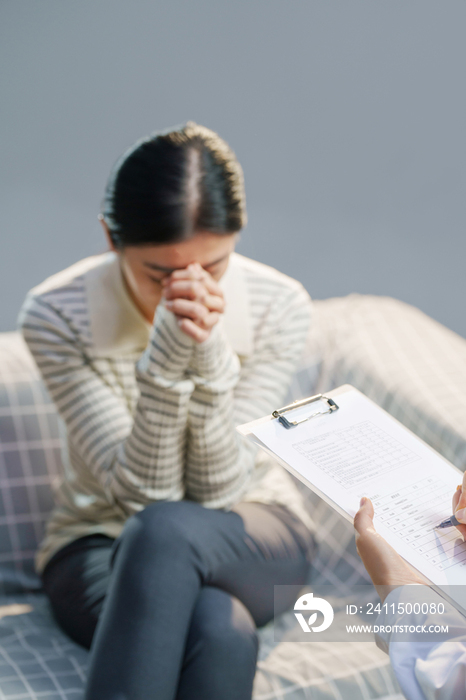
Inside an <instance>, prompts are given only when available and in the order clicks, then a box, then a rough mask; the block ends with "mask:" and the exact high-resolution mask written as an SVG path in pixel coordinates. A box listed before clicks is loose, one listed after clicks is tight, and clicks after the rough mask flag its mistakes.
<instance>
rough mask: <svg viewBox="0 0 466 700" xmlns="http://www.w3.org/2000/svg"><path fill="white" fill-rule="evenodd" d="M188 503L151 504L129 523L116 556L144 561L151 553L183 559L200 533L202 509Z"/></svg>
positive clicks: (117, 547)
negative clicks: (122, 555) (197, 520)
mask: <svg viewBox="0 0 466 700" xmlns="http://www.w3.org/2000/svg"><path fill="white" fill-rule="evenodd" d="M201 508H202V506H200V505H199V504H197V503H191V502H189V501H159V502H156V503H151V504H150V505H148V506H146V507H145V508H144V509H143V510H141V511H139V512H138V513H135V514H134V515H132V516H131V517H130V518H128V520H127V521H126V523H125V525H124V528H123V530H122V532H121V535H120V536H119V537H118V539H117V540H116V542H115V545H114V549H113V553H112V565H113V564H114V561H115V556H116V554H117V552H119V556H121V553H122V552H124V553H125V554H124V556H125V557H130V558H131V559H134V558H138V559H139V558H145V557H146V556H150V555H151V554H152V553H155V552H157V553H158V554H159V555H161V554H166V555H170V554H172V555H173V556H177V557H180V556H182V555H183V551H184V550H186V551H187V550H188V549H190V548H191V547H192V544H193V538H194V536H195V533H196V531H197V528H196V526H195V520H196V519H197V518H199V517H200V515H201V514H200V513H199V512H198V511H199V509H201Z"/></svg>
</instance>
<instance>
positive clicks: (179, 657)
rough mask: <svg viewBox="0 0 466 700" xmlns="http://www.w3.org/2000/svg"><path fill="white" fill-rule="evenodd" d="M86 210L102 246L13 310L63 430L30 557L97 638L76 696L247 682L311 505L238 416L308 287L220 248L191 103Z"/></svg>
mask: <svg viewBox="0 0 466 700" xmlns="http://www.w3.org/2000/svg"><path fill="white" fill-rule="evenodd" d="M99 218H100V219H101V222H102V224H103V228H104V230H105V234H106V237H107V240H108V244H109V248H110V250H109V251H108V252H107V253H103V254H101V255H95V256H91V257H88V258H85V259H84V260H81V261H79V262H77V263H76V264H74V265H72V266H71V267H69V268H67V269H66V270H63V271H62V272H59V273H58V274H56V275H53V276H52V277H49V278H48V279H46V280H45V281H44V282H43V283H42V284H39V285H38V286H37V287H34V288H33V289H32V290H31V291H30V292H29V294H28V296H27V298H26V300H25V302H24V305H23V307H22V309H21V312H20V316H19V319H18V326H19V328H20V329H21V331H22V334H23V336H24V338H25V341H26V343H27V344H28V346H29V348H30V350H31V352H32V354H33V356H34V358H35V360H36V362H37V365H38V367H39V369H40V371H41V374H42V377H43V379H44V382H45V384H46V386H47V388H48V391H49V393H50V395H51V397H52V399H53V401H54V402H55V404H56V407H57V409H58V411H59V413H60V415H61V418H62V419H63V426H64V430H65V432H66V450H65V453H64V455H63V456H64V477H63V480H62V484H61V486H60V488H59V490H58V505H57V508H56V510H55V511H54V513H53V514H52V517H51V519H50V521H49V523H48V528H47V533H46V537H45V539H44V541H43V544H42V547H41V549H40V551H39V553H38V556H37V561H36V563H37V569H38V571H39V572H40V574H41V576H42V580H43V583H44V588H45V591H46V593H47V595H48V597H49V599H50V601H51V605H52V609H53V611H54V614H55V616H56V618H57V620H58V622H59V623H60V625H61V626H62V627H63V629H64V630H65V631H66V632H67V633H68V634H69V635H70V636H71V637H72V638H73V639H74V640H76V641H77V642H79V643H80V644H82V645H84V646H86V647H91V642H92V647H91V657H90V670H89V679H88V684H87V694H86V698H87V700H107V699H112V700H116V699H117V698H118V699H121V700H122V699H123V698H125V699H128V700H139V699H141V700H142V699H144V700H148V699H149V698H150V699H155V698H157V700H168V699H174V698H177V699H178V700H185V699H186V700H187V699H188V698H202V699H203V700H210V699H211V698H212V700H213V699H214V698H215V700H221V699H230V698H231V699H232V700H233V699H234V700H243V699H246V698H251V694H252V684H253V678H254V672H255V664H256V656H257V634H256V628H257V627H260V626H261V625H264V624H265V623H267V622H268V621H269V620H271V619H272V617H273V612H274V610H273V600H274V595H273V594H274V585H278V584H283V585H285V584H303V583H304V582H305V581H306V577H307V573H308V570H309V566H310V562H311V557H312V551H313V523H312V520H311V519H310V517H309V515H308V513H307V512H306V509H305V507H304V506H303V503H302V501H301V497H300V494H299V492H298V490H297V489H296V486H295V484H294V483H293V481H292V480H291V477H289V476H288V475H287V474H286V472H285V471H284V470H283V469H282V468H281V467H280V466H279V465H278V464H276V463H274V462H273V461H271V460H270V459H269V458H267V457H265V456H264V455H263V454H258V453H257V451H256V449H255V448H254V447H253V446H252V445H250V444H248V443H247V442H246V441H244V440H243V439H242V438H241V437H240V436H239V435H238V433H237V432H236V431H235V426H236V425H238V424H240V423H244V422H246V421H249V420H252V419H254V418H257V417H259V416H261V415H263V414H266V413H268V412H269V411H270V407H271V406H272V407H275V406H279V405H281V404H282V402H283V399H284V396H285V393H286V390H287V385H288V383H289V381H290V377H291V375H292V373H293V370H294V368H295V365H296V362H297V360H298V358H299V356H300V354H301V353H302V351H303V348H304V344H305V339H306V335H307V332H308V328H309V325H310V300H309V297H308V295H307V293H306V292H305V290H304V289H303V287H302V286H301V285H300V284H299V283H298V282H296V281H295V280H292V279H290V278H289V277H286V276H285V275H282V274H281V273H279V272H277V271H276V270H274V269H272V268H270V267H266V266H264V265H261V264H259V263H257V262H254V261H252V260H249V259H247V258H244V257H242V256H239V255H237V254H235V253H234V247H235V243H236V240H237V234H238V232H239V231H240V230H241V228H242V227H243V226H244V224H245V221H246V214H245V200H244V190H243V177H242V171H241V168H240V166H239V164H238V162H237V160H236V158H235V156H234V154H233V152H232V151H231V150H230V148H229V147H228V146H227V144H226V143H225V142H224V141H222V139H220V137H219V136H218V135H217V134H215V133H214V132H212V131H210V130H208V129H206V128H204V127H201V126H199V125H197V124H194V123H192V122H189V123H188V124H186V125H185V126H183V127H179V128H175V129H171V130H169V131H166V132H162V133H158V134H154V135H151V136H149V137H147V138H144V139H142V140H140V141H138V142H137V143H136V144H135V145H134V146H133V147H132V148H131V149H130V150H129V151H127V152H126V153H124V155H123V156H122V157H121V158H120V160H119V161H118V162H117V164H116V166H115V167H114V170H113V172H112V174H111V176H110V179H109V183H108V186H107V190H106V195H105V198H104V202H103V208H102V212H101V215H100V217H99ZM292 602H293V601H292V600H284V601H283V603H282V606H284V607H287V606H289V605H291V604H292Z"/></svg>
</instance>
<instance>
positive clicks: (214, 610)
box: [188, 586, 259, 668]
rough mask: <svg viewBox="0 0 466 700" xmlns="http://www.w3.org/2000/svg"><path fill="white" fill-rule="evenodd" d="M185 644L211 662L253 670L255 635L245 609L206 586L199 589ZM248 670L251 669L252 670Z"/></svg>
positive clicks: (236, 601) (226, 595)
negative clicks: (249, 667) (248, 664)
mask: <svg viewBox="0 0 466 700" xmlns="http://www.w3.org/2000/svg"><path fill="white" fill-rule="evenodd" d="M188 644H191V646H194V647H196V646H197V648H198V649H202V651H203V652H204V653H205V654H206V657H207V658H210V659H211V660H212V659H213V658H215V659H216V661H217V663H218V664H220V665H222V667H224V665H227V666H228V667H229V668H232V667H236V666H239V667H241V668H243V667H244V664H245V663H248V662H249V663H250V664H252V667H255V663H256V659H257V651H258V645H259V644H258V635H257V630H256V626H255V624H254V620H253V618H252V616H251V614H250V612H249V610H248V609H247V608H246V607H245V606H244V605H243V603H241V602H240V601H239V600H238V599H237V598H235V597H234V596H232V595H230V594H229V593H226V592H225V591H223V590H221V589H219V588H214V587H210V586H206V587H204V588H203V589H202V590H201V593H200V594H199V598H198V601H197V604H196V607H195V609H194V611H193V615H192V618H191V627H190V632H189V639H188ZM252 667H251V668H252Z"/></svg>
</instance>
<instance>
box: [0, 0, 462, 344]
mask: <svg viewBox="0 0 466 700" xmlns="http://www.w3.org/2000/svg"><path fill="white" fill-rule="evenodd" d="M465 26H466V4H465V3H464V0H443V1H440V0H435V1H432V0H364V1H361V0H235V2H226V0H223V2H222V1H221V0H216V1H214V0H195V1H194V2H191V1H188V0H185V1H180V0H161V1H159V2H154V1H153V0H150V1H149V0H125V1H122V0H79V2H66V1H64V0H41V2H36V1H35V0H3V1H2V2H1V3H0V60H1V66H2V69H1V75H0V81H1V82H0V90H1V92H0V103H1V112H2V116H1V142H0V143H1V151H2V157H1V159H0V232H1V233H0V236H1V251H2V254H1V259H0V330H12V329H14V328H15V320H16V316H17V313H18V310H19V307H20V305H21V303H22V300H23V298H24V295H25V294H26V292H27V290H28V289H29V288H30V287H32V286H33V285H35V284H37V283H39V282H41V281H42V280H43V279H44V278H45V277H46V276H48V275H50V274H52V273H54V272H57V271H59V270H61V269H63V268H64V267H66V266H68V265H70V264H71V263H73V262H75V261H76V260H79V259H80V258H82V257H85V256H87V255H92V254H95V253H97V252H101V251H103V250H105V243H104V239H103V234H102V233H101V230H100V228H99V226H98V223H97V220H96V215H97V213H98V211H99V204H100V198H101V196H102V192H103V188H104V185H105V181H106V178H107V175H108V172H109V170H110V167H111V165H112V164H113V162H114V161H115V159H116V158H117V156H118V155H119V154H120V152H121V151H122V150H124V149H125V148H126V147H127V146H128V145H129V144H131V143H132V142H133V141H134V140H135V139H136V138H138V137H139V136H141V135H143V134H145V133H148V132H150V131H153V130H155V129H158V128H164V127H167V126H171V125H174V124H179V123H182V122H184V121H186V120H188V119H194V120H195V121H198V122H200V123H202V124H205V125H206V126H209V127H211V128H213V129H215V130H216V131H218V132H219V133H220V134H221V135H222V136H223V137H224V138H225V139H226V140H228V141H229V143H230V144H231V146H232V147H233V148H234V149H235V151H236V153H237V155H238V157H239V160H240V162H241V163H242V165H243V168H244V171H245V177H246V187H247V197H248V210H249V225H248V227H247V229H246V230H245V231H244V234H243V237H242V241H241V243H240V248H239V250H240V252H242V253H244V254H245V255H250V256H251V257H254V258H257V259H260V260H262V261H264V262H267V263H269V264H271V265H274V266H276V267H278V268H279V269H281V270H283V271H284V272H286V273H288V274H291V275H293V276H294V277H296V278H298V279H300V280H301V281H302V282H303V283H304V284H305V286H306V287H307V289H308V290H309V292H310V293H311V295H312V296H313V297H315V298H324V297H328V296H336V295H344V294H348V293H350V292H352V291H357V292H363V293H374V294H388V295H391V296H394V297H398V298H400V299H403V300H405V301H407V302H409V303H412V304H415V305H417V306H419V307H420V308H421V309H423V310H424V311H425V312H427V313H429V314H430V315H431V316H433V317H434V318H436V319H438V320H439V321H441V322H442V323H444V324H446V325H447V326H449V327H451V328H453V329H454V330H456V331H457V332H459V333H461V334H463V335H464V336H466V313H465V298H466V294H465V292H466V281H465V274H464V266H465V260H466V237H465V223H466V221H465V219H466V216H465V204H464V203H465V192H466V187H465V185H466V174H465V163H466V152H465V151H466V139H465V114H466V92H465V89H464V69H465V58H466V42H465V40H464V34H465Z"/></svg>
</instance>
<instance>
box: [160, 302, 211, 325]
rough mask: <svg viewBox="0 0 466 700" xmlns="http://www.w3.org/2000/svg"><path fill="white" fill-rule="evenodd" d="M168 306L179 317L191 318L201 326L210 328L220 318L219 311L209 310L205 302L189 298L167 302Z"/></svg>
mask: <svg viewBox="0 0 466 700" xmlns="http://www.w3.org/2000/svg"><path fill="white" fill-rule="evenodd" d="M165 306H166V308H167V309H168V310H169V311H171V312H172V313H174V314H175V316H178V317H179V318H190V319H191V320H192V321H194V323H196V325H198V326H199V327H200V328H205V329H208V330H210V329H211V328H213V326H215V324H216V323H217V321H218V319H219V317H220V316H219V314H218V313H217V312H215V311H214V312H211V311H209V310H208V309H207V308H206V306H204V304H201V303H200V302H198V301H188V300H187V299H174V300H173V301H166V302H165Z"/></svg>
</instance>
